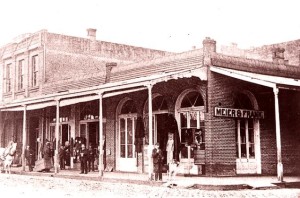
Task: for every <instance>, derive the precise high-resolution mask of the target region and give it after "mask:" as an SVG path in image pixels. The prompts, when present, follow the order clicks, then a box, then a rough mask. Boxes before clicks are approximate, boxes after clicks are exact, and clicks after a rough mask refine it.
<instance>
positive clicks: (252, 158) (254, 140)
mask: <svg viewBox="0 0 300 198" xmlns="http://www.w3.org/2000/svg"><path fill="white" fill-rule="evenodd" d="M234 107H235V108H237V109H246V110H259V108H258V104H257V101H256V99H255V97H254V95H253V94H252V93H251V92H249V91H243V92H239V93H237V94H236V97H235V101H234ZM235 126H236V130H235V136H236V172H237V174H261V154H260V127H259V119H255V118H237V119H236V121H235Z"/></svg>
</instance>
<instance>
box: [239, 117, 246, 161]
mask: <svg viewBox="0 0 300 198" xmlns="http://www.w3.org/2000/svg"><path fill="white" fill-rule="evenodd" d="M240 127H241V128H240V133H241V156H242V157H247V153H246V129H245V120H241V125H240Z"/></svg>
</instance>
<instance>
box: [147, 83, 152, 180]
mask: <svg viewBox="0 0 300 198" xmlns="http://www.w3.org/2000/svg"><path fill="white" fill-rule="evenodd" d="M152 86H153V85H152V84H148V85H147V87H148V120H149V123H148V126H149V145H148V159H149V160H148V161H149V170H148V172H149V180H151V176H152V172H153V162H152V161H153V160H152V149H153V129H152Z"/></svg>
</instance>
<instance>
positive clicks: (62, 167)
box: [58, 145, 66, 170]
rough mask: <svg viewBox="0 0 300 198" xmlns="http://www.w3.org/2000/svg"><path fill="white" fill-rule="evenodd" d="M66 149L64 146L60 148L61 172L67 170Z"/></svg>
mask: <svg viewBox="0 0 300 198" xmlns="http://www.w3.org/2000/svg"><path fill="white" fill-rule="evenodd" d="M65 153H66V152H65V148H64V146H63V145H61V146H60V148H59V152H58V155H59V166H60V170H64V169H65V158H66V157H65Z"/></svg>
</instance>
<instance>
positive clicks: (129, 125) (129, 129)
mask: <svg viewBox="0 0 300 198" xmlns="http://www.w3.org/2000/svg"><path fill="white" fill-rule="evenodd" d="M132 137H133V131H132V119H131V118H128V119H127V143H128V144H132Z"/></svg>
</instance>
